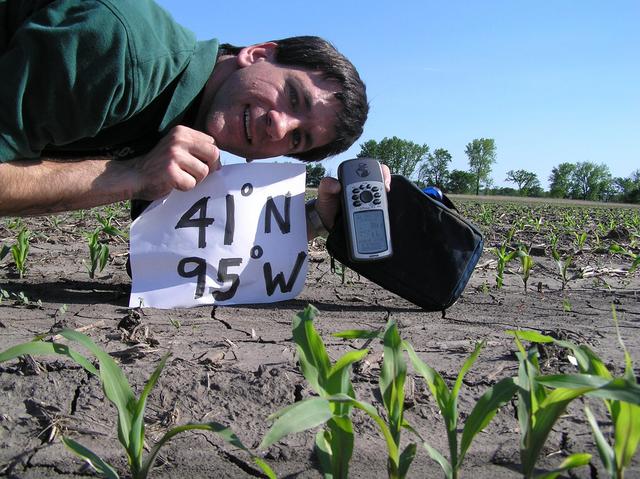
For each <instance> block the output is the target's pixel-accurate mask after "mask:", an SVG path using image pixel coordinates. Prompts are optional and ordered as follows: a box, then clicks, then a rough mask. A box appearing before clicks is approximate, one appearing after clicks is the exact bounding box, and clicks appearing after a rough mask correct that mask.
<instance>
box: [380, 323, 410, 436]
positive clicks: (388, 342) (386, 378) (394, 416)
mask: <svg viewBox="0 0 640 479" xmlns="http://www.w3.org/2000/svg"><path fill="white" fill-rule="evenodd" d="M383 358H384V359H383V361H382V368H381V370H380V392H381V394H382V401H383V403H384V407H385V409H386V411H387V415H388V418H389V427H390V429H391V434H392V435H393V438H394V441H395V443H396V445H398V446H399V445H400V430H401V428H402V414H403V408H404V382H405V379H406V376H407V364H406V363H405V360H404V357H403V356H402V340H401V339H400V334H399V333H398V327H397V325H396V323H395V321H389V323H388V325H387V328H386V331H385V334H384V356H383Z"/></svg>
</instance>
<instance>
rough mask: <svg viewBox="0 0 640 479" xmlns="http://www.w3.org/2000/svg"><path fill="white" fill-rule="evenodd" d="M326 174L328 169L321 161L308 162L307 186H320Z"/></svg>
mask: <svg viewBox="0 0 640 479" xmlns="http://www.w3.org/2000/svg"><path fill="white" fill-rule="evenodd" d="M325 174H326V170H325V169H324V166H322V165H321V164H320V163H307V186H312V187H316V186H318V185H319V184H320V180H321V179H322V178H324V176H325Z"/></svg>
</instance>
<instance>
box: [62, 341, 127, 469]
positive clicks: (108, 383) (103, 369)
mask: <svg viewBox="0 0 640 479" xmlns="http://www.w3.org/2000/svg"><path fill="white" fill-rule="evenodd" d="M60 334H61V335H62V336H63V337H65V338H67V339H68V340H70V341H75V342H76V343H79V344H81V345H82V346H84V347H85V348H87V349H88V350H89V351H91V353H92V354H93V355H94V356H95V357H96V358H97V359H98V361H99V362H100V379H101V380H102V387H103V389H104V394H105V396H107V398H108V399H109V400H110V401H111V402H112V403H113V404H114V405H115V406H116V409H117V410H118V439H119V440H120V443H121V444H122V445H123V446H124V447H125V449H127V453H128V452H129V435H130V432H131V420H132V417H133V413H134V411H135V407H136V402H137V401H136V398H135V396H134V395H133V391H132V390H131V386H129V382H128V381H127V378H126V377H125V375H124V373H123V372H122V370H121V369H120V367H119V366H118V365H117V364H116V362H115V361H114V360H113V359H111V356H109V355H108V354H107V353H105V352H104V351H103V350H102V349H100V348H99V347H98V346H96V344H95V343H94V342H93V341H91V339H89V337H88V336H85V335H84V334H82V333H79V332H77V331H73V330H71V329H64V330H62V331H61V332H60ZM131 459H133V458H131V457H130V460H131Z"/></svg>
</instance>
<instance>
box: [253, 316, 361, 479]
mask: <svg viewBox="0 0 640 479" xmlns="http://www.w3.org/2000/svg"><path fill="white" fill-rule="evenodd" d="M316 314H317V309H316V308H314V307H313V306H311V305H309V306H307V307H306V308H305V309H304V311H302V312H301V313H298V314H297V315H296V316H295V317H294V318H293V340H294V341H295V343H296V349H297V351H298V361H299V363H300V369H301V371H302V374H303V375H304V377H305V379H306V380H307V382H308V383H309V385H310V386H311V388H312V389H313V390H314V391H315V392H316V393H317V394H318V395H319V396H318V397H312V398H308V399H304V400H302V401H299V402H297V403H295V404H292V405H290V406H287V407H285V408H284V409H281V410H280V411H278V412H276V413H275V414H273V415H271V416H270V419H271V420H274V423H273V426H272V427H271V429H270V430H269V432H268V433H267V435H266V436H265V437H264V439H263V440H262V443H261V445H260V447H261V448H266V447H269V446H270V445H271V444H273V443H275V442H276V441H278V440H280V439H281V438H282V437H284V436H286V435H288V434H291V433H295V432H300V431H304V430H307V429H310V428H313V427H316V426H319V425H321V424H325V427H324V429H322V430H321V431H319V432H318V433H317V434H316V448H315V450H316V455H317V457H318V460H319V463H320V468H321V469H322V472H323V474H324V476H325V477H332V478H334V479H338V478H346V477H349V461H350V460H351V456H352V453H353V441H354V435H353V425H352V423H351V417H350V416H351V410H352V408H353V404H351V403H350V402H349V401H351V400H353V399H355V393H354V391H353V386H352V384H351V377H350V373H351V365H352V364H353V363H355V362H357V361H360V360H361V359H363V358H364V357H365V356H366V355H367V354H368V350H366V349H364V350H358V351H351V352H349V353H346V354H345V355H343V356H342V357H341V358H340V359H338V360H337V361H336V362H335V363H334V364H331V361H330V360H329V355H328V354H327V351H326V349H325V346H324V343H323V342H322V338H321V337H320V335H319V334H318V332H317V331H316V330H315V328H314V326H313V319H314V318H315V316H316ZM334 396H338V397H340V399H341V400H340V401H331V400H330V398H332V397H334Z"/></svg>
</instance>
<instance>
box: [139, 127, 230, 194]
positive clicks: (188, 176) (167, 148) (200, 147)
mask: <svg viewBox="0 0 640 479" xmlns="http://www.w3.org/2000/svg"><path fill="white" fill-rule="evenodd" d="M129 161H130V162H131V164H132V168H133V170H134V171H135V172H136V173H137V182H136V184H137V187H136V188H135V189H134V190H133V194H132V197H133V198H136V199H142V200H155V199H158V198H161V197H162V196H164V195H166V194H168V193H170V192H171V190H173V189H177V190H180V191H187V190H190V189H192V188H193V187H195V186H196V185H197V184H198V183H200V182H201V181H202V180H204V179H205V178H206V177H207V175H208V174H209V173H210V172H212V171H216V170H219V169H220V150H219V149H218V147H217V146H216V144H215V140H214V139H213V138H212V137H211V136H209V135H207V134H206V133H203V132H201V131H198V130H193V129H191V128H187V127H185V126H177V127H175V128H173V129H172V130H171V131H170V132H169V133H168V134H167V135H166V136H165V137H164V138H162V140H160V142H159V143H158V144H157V145H156V146H155V148H154V149H153V150H151V151H150V152H149V153H148V154H146V155H144V156H141V157H138V158H134V159H133V160H129Z"/></svg>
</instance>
